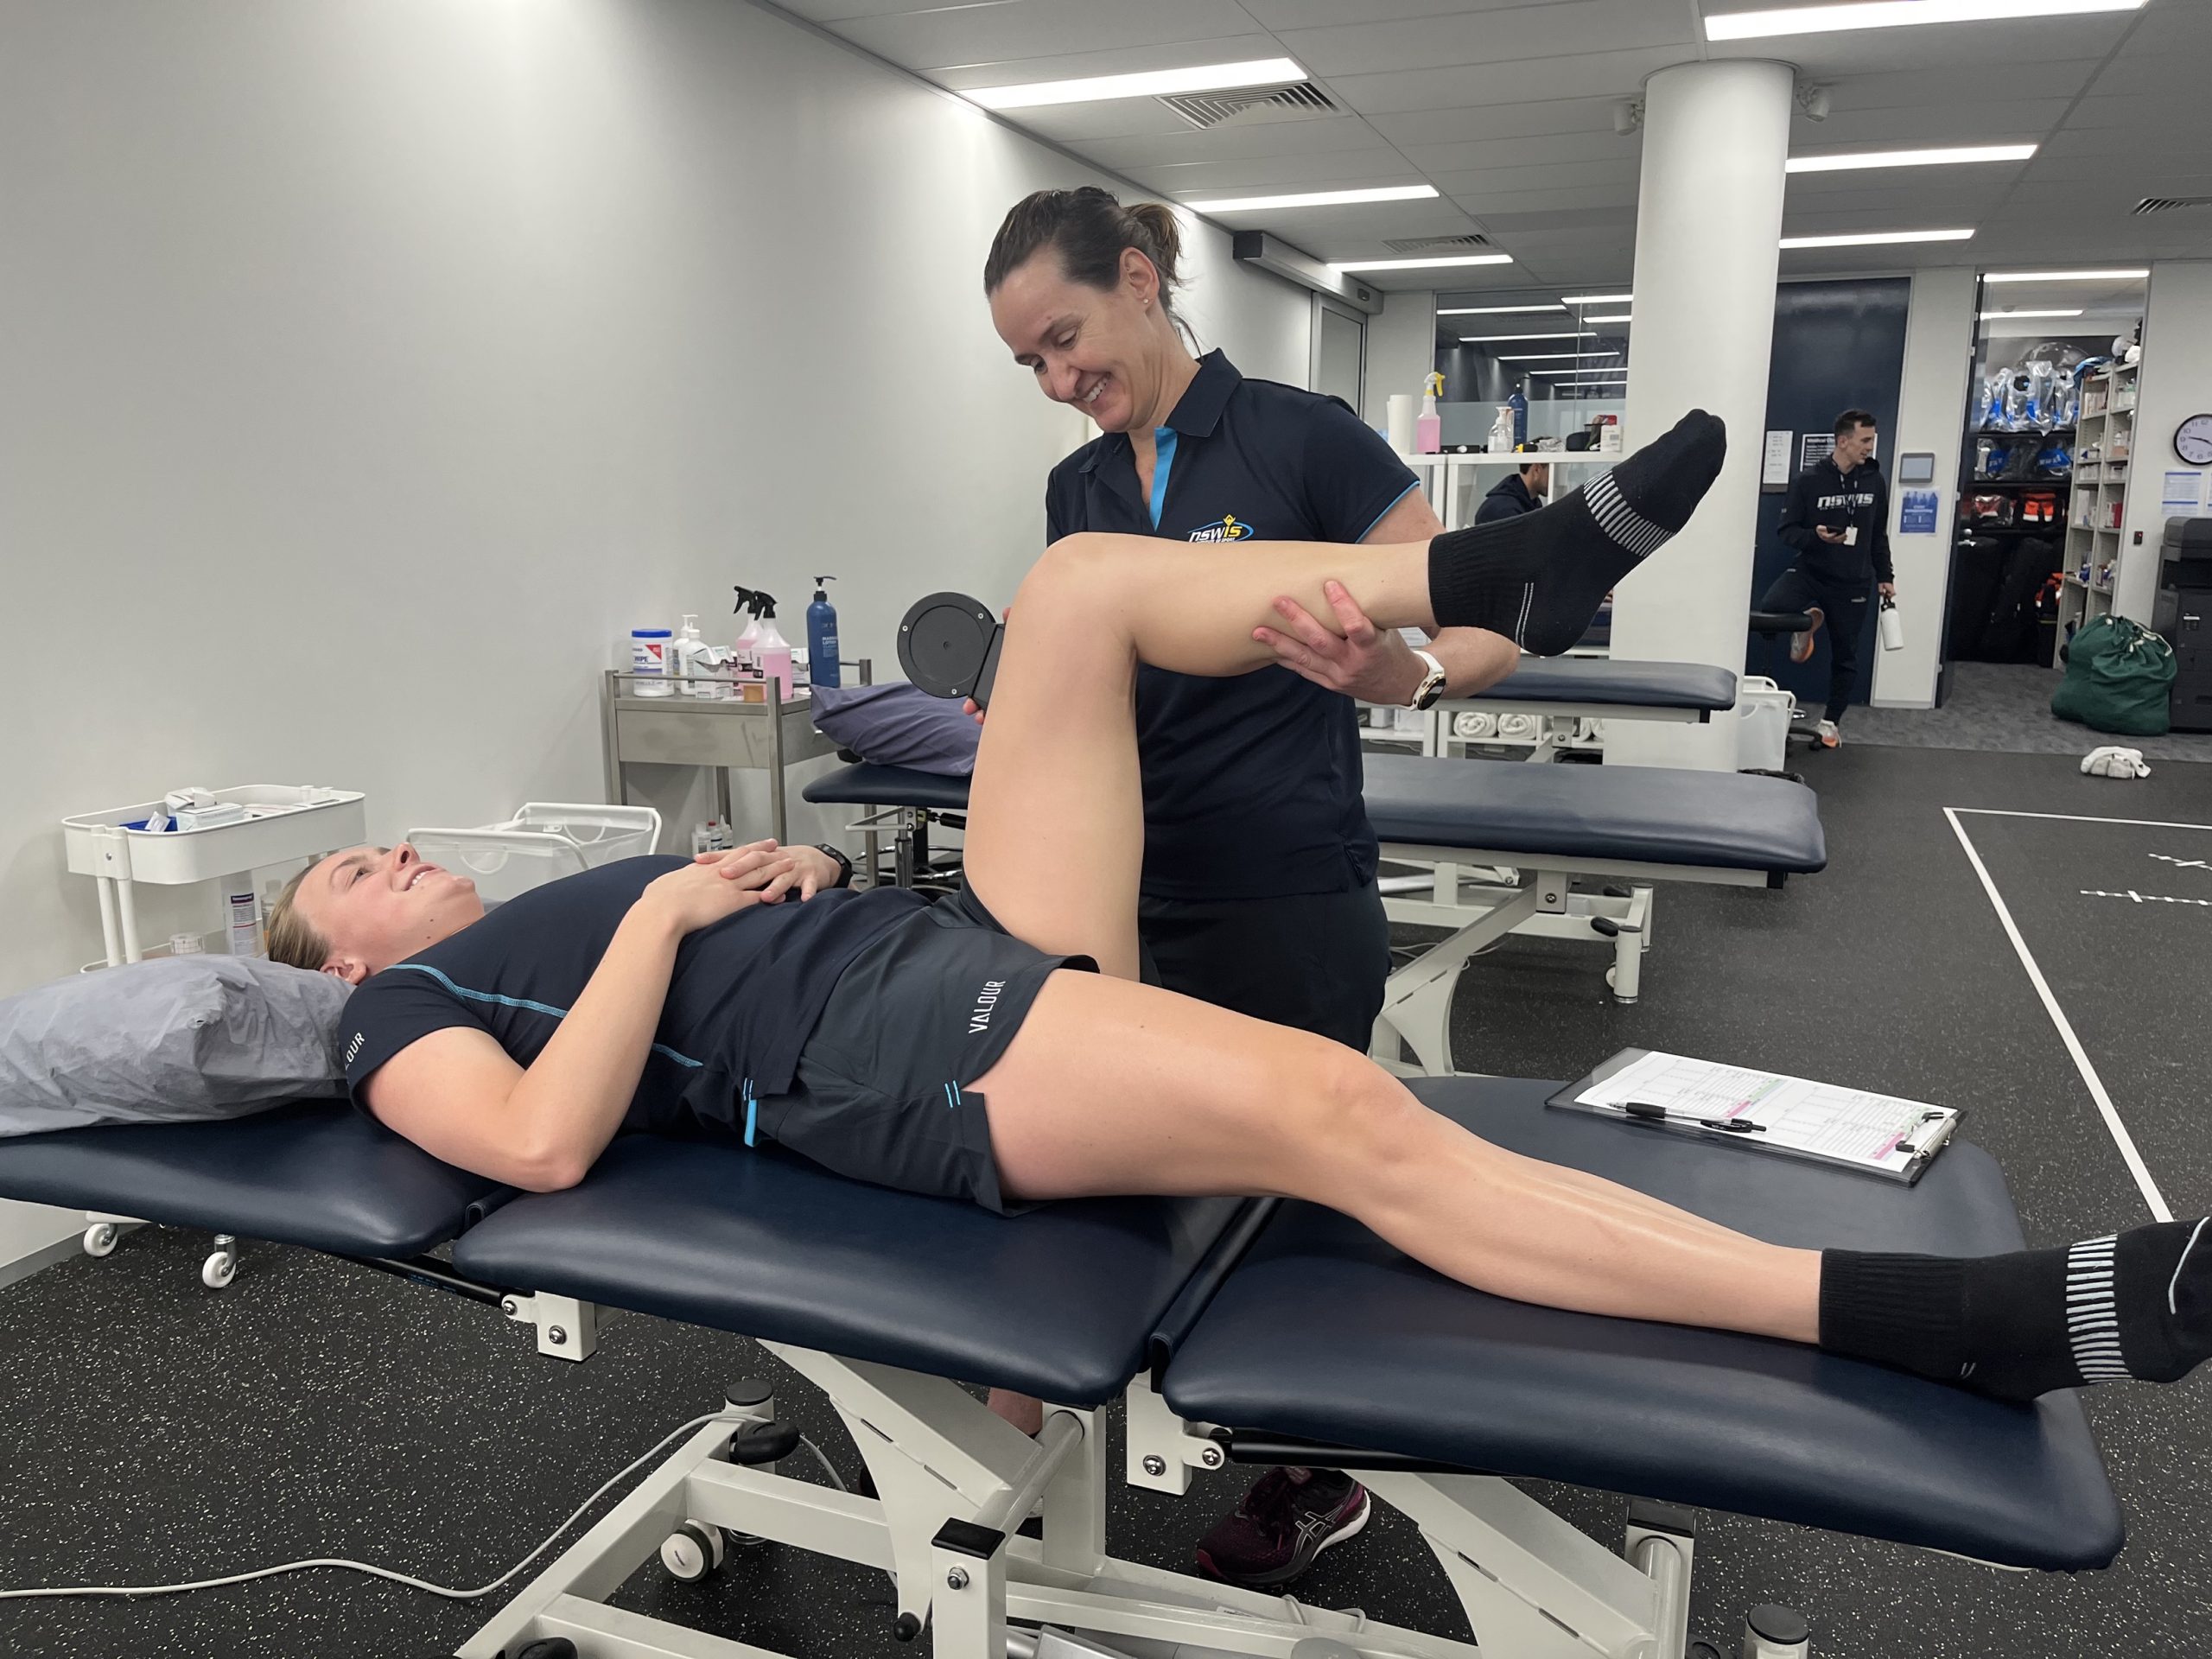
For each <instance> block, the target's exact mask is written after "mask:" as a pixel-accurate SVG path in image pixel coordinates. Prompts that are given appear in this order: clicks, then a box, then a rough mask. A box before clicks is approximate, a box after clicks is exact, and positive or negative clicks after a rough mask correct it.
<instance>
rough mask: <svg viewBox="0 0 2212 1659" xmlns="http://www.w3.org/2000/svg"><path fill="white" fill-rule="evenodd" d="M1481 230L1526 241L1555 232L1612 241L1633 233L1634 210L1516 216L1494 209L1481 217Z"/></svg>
mask: <svg viewBox="0 0 2212 1659" xmlns="http://www.w3.org/2000/svg"><path fill="white" fill-rule="evenodd" d="M1483 228H1484V229H1485V230H1487V231H1489V232H1491V234H1492V235H1494V236H1512V237H1516V238H1526V237H1527V236H1529V235H1531V234H1536V235H1548V234H1550V233H1552V232H1567V231H1573V232H1589V233H1591V234H1592V235H1598V234H1603V235H1604V236H1605V238H1608V239H1611V240H1618V238H1620V237H1621V236H1622V235H1624V234H1628V235H1631V236H1632V235H1633V234H1634V232H1635V230H1636V209H1635V208H1634V207H1546V208H1542V209H1540V210H1537V211H1535V212H1529V213H1515V212H1512V211H1511V210H1510V209H1504V208H1494V209H1491V210H1489V211H1486V212H1485V213H1484V214H1483Z"/></svg>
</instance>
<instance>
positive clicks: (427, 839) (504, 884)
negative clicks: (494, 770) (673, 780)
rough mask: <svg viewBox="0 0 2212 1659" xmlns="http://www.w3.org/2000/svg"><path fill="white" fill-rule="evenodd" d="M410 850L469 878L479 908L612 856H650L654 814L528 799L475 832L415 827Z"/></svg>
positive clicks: (656, 822)
mask: <svg viewBox="0 0 2212 1659" xmlns="http://www.w3.org/2000/svg"><path fill="white" fill-rule="evenodd" d="M407 839H408V842H409V843H410V845H412V846H413V847H414V849H415V850H416V852H418V853H420V854H421V855H423V857H424V858H426V859H428V860H429V861H430V862H431V863H433V864H442V865H443V866H444V867H445V868H448V869H449V870H451V871H453V872H454V874H457V875H467V876H468V877H470V878H471V879H472V880H474V881H475V883H476V892H477V896H478V897H480V898H481V899H483V900H484V902H485V903H486V904H487V905H496V904H502V903H504V902H505V901H506V900H507V899H512V898H514V897H516V896H517V895H518V894H519V893H527V892H529V891H530V890H531V888H532V887H543V886H544V885H545V883H547V882H548V881H557V880H560V879H561V878H562V877H563V876H564V875H575V874H578V873H579V872H581V871H583V870H588V869H591V868H594V867H596V866H598V865H601V864H612V863H613V862H614V861H616V860H617V859H623V858H634V857H636V856H638V855H639V854H641V853H650V852H651V851H652V850H653V847H654V845H655V843H657V842H658V841H659V839H660V814H659V813H658V812H657V811H655V810H653V809H652V807H650V806H606V805H600V804H590V803H569V802H562V801H531V802H530V803H528V804H525V805H524V807H523V808H522V810H520V811H518V812H517V813H516V814H515V816H514V817H512V818H509V819H508V820H507V821H506V822H505V823H491V824H486V825H485V826H483V827H482V828H481V829H415V830H410V832H409V834H408V836H407Z"/></svg>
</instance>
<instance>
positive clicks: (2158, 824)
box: [1943, 806, 2212, 829]
mask: <svg viewBox="0 0 2212 1659" xmlns="http://www.w3.org/2000/svg"><path fill="white" fill-rule="evenodd" d="M1943 810H1945V811H1946V812H1979V813H1980V814H1981V815H1982V816H1983V817H1988V818H2057V819H2059V820H2061V821H2062V822H2063V823H2137V824H2140V825H2142V826H2143V828H2145V829H2212V823H2174V822H2173V821H2172V820H2171V819H2170V818H2093V817H2088V816H2087V815H2086V814H2084V813H2080V812H2014V811H2012V810H2009V809H2007V808H2005V807H2001V806H1947V807H1945V808H1944V809H1943Z"/></svg>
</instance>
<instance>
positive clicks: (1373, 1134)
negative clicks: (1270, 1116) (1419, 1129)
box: [1279, 1037, 1427, 1196]
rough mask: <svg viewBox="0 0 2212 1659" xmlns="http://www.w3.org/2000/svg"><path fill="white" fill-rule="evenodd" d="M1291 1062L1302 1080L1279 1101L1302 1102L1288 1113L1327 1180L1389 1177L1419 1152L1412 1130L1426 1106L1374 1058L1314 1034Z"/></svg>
mask: <svg viewBox="0 0 2212 1659" xmlns="http://www.w3.org/2000/svg"><path fill="white" fill-rule="evenodd" d="M1284 1059H1285V1061H1286V1063H1287V1065H1288V1066H1289V1067H1290V1068H1291V1070H1292V1075H1293V1077H1294V1079H1295V1081H1294V1083H1293V1084H1292V1085H1291V1086H1290V1087H1288V1088H1287V1089H1286V1090H1285V1091H1284V1093H1283V1094H1282V1096H1281V1097H1280V1098H1281V1099H1282V1100H1286V1101H1291V1102H1294V1103H1295V1105H1294V1109H1292V1110H1291V1111H1290V1112H1289V1113H1288V1114H1287V1116H1288V1118H1289V1119H1290V1121H1291V1122H1294V1123H1295V1124H1296V1126H1297V1129H1298V1132H1299V1133H1298V1136H1297V1138H1298V1140H1299V1141H1300V1142H1301V1144H1303V1145H1304V1146H1305V1147H1309V1148H1311V1149H1312V1151H1313V1154H1314V1156H1315V1158H1316V1160H1318V1165H1319V1170H1320V1172H1321V1173H1322V1175H1323V1177H1324V1178H1325V1179H1329V1180H1332V1181H1337V1180H1341V1179H1344V1177H1346V1176H1357V1177H1358V1178H1359V1179H1363V1180H1365V1179H1388V1178H1389V1176H1390V1175H1391V1173H1392V1172H1394V1171H1397V1170H1401V1169H1402V1168H1403V1167H1404V1166H1407V1165H1408V1163H1409V1162H1410V1161H1411V1160H1416V1159H1417V1158H1418V1157H1419V1155H1420V1154H1419V1148H1418V1144H1417V1143H1418V1141H1419V1139H1420V1137H1419V1136H1418V1135H1415V1134H1414V1133H1413V1132H1412V1131H1413V1128H1414V1125H1415V1124H1416V1123H1417V1122H1418V1121H1419V1119H1420V1117H1421V1116H1423V1115H1425V1114H1426V1113H1427V1108H1426V1107H1424V1106H1423V1105H1421V1103H1420V1102H1419V1101H1417V1100H1415V1099H1414V1097H1413V1096H1412V1095H1411V1094H1410V1093H1409V1092H1408V1090H1407V1089H1406V1086H1405V1085H1404V1084H1402V1083H1400V1082H1399V1081H1398V1080H1397V1078H1395V1077H1392V1076H1391V1075H1390V1074H1389V1072H1388V1071H1384V1070H1383V1068H1382V1067H1381V1066H1379V1065H1376V1064H1375V1062H1374V1061H1372V1060H1370V1059H1369V1058H1367V1056H1365V1055H1364V1054H1362V1053H1359V1052H1357V1051H1356V1050H1353V1049H1349V1048H1346V1047H1345V1046H1344V1045H1343V1044H1341V1043H1332V1042H1331V1041H1329V1040H1328V1039H1325V1038H1321V1037H1310V1038H1306V1039H1304V1040H1302V1041H1301V1042H1300V1044H1299V1045H1298V1046H1297V1047H1296V1048H1295V1049H1294V1050H1293V1051H1292V1052H1288V1053H1287V1054H1286V1055H1285V1056H1284ZM1279 1121H1280V1120H1279ZM1301 1196H1314V1195H1313V1194H1310V1193H1305V1192H1301Z"/></svg>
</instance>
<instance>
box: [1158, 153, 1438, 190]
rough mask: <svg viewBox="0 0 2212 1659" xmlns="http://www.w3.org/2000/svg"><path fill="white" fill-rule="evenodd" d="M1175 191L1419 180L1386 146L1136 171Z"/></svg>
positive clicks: (1346, 187) (1337, 186) (1353, 185)
mask: <svg viewBox="0 0 2212 1659" xmlns="http://www.w3.org/2000/svg"><path fill="white" fill-rule="evenodd" d="M1138 176H1139V177H1141V178H1142V179H1143V180H1144V181H1146V182H1147V183H1148V184H1152V185H1154V186H1155V187H1156V188H1160V189H1163V190H1170V191H1173V193H1174V194H1176V195H1178V196H1190V195H1198V194H1222V193H1224V192H1229V191H1236V192H1238V193H1242V194H1255V195H1256V194H1260V193H1262V191H1284V190H1292V189H1301V190H1302V189H1305V188H1308V187H1311V188H1314V189H1317V190H1318V189H1324V188H1325V189H1332V190H1351V189H1360V188H1365V187H1367V186H1369V185H1377V184H1407V183H1414V182H1418V175H1416V174H1415V173H1414V170H1413V169H1412V168H1409V167H1408V166H1407V165H1406V162H1405V159H1404V157H1402V156H1400V155H1399V154H1398V152H1397V151H1396V150H1395V149H1389V148H1388V147H1387V146H1385V147H1383V148H1380V149H1339V150H1325V151H1323V152H1322V153H1321V154H1319V155H1315V156H1239V157H1233V158H1230V159H1226V160H1222V161H1207V162H1161V163H1160V164H1158V165H1156V166H1153V167H1148V168H1145V169H1144V170H1143V171H1142V172H1141V174H1139V175H1138Z"/></svg>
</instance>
